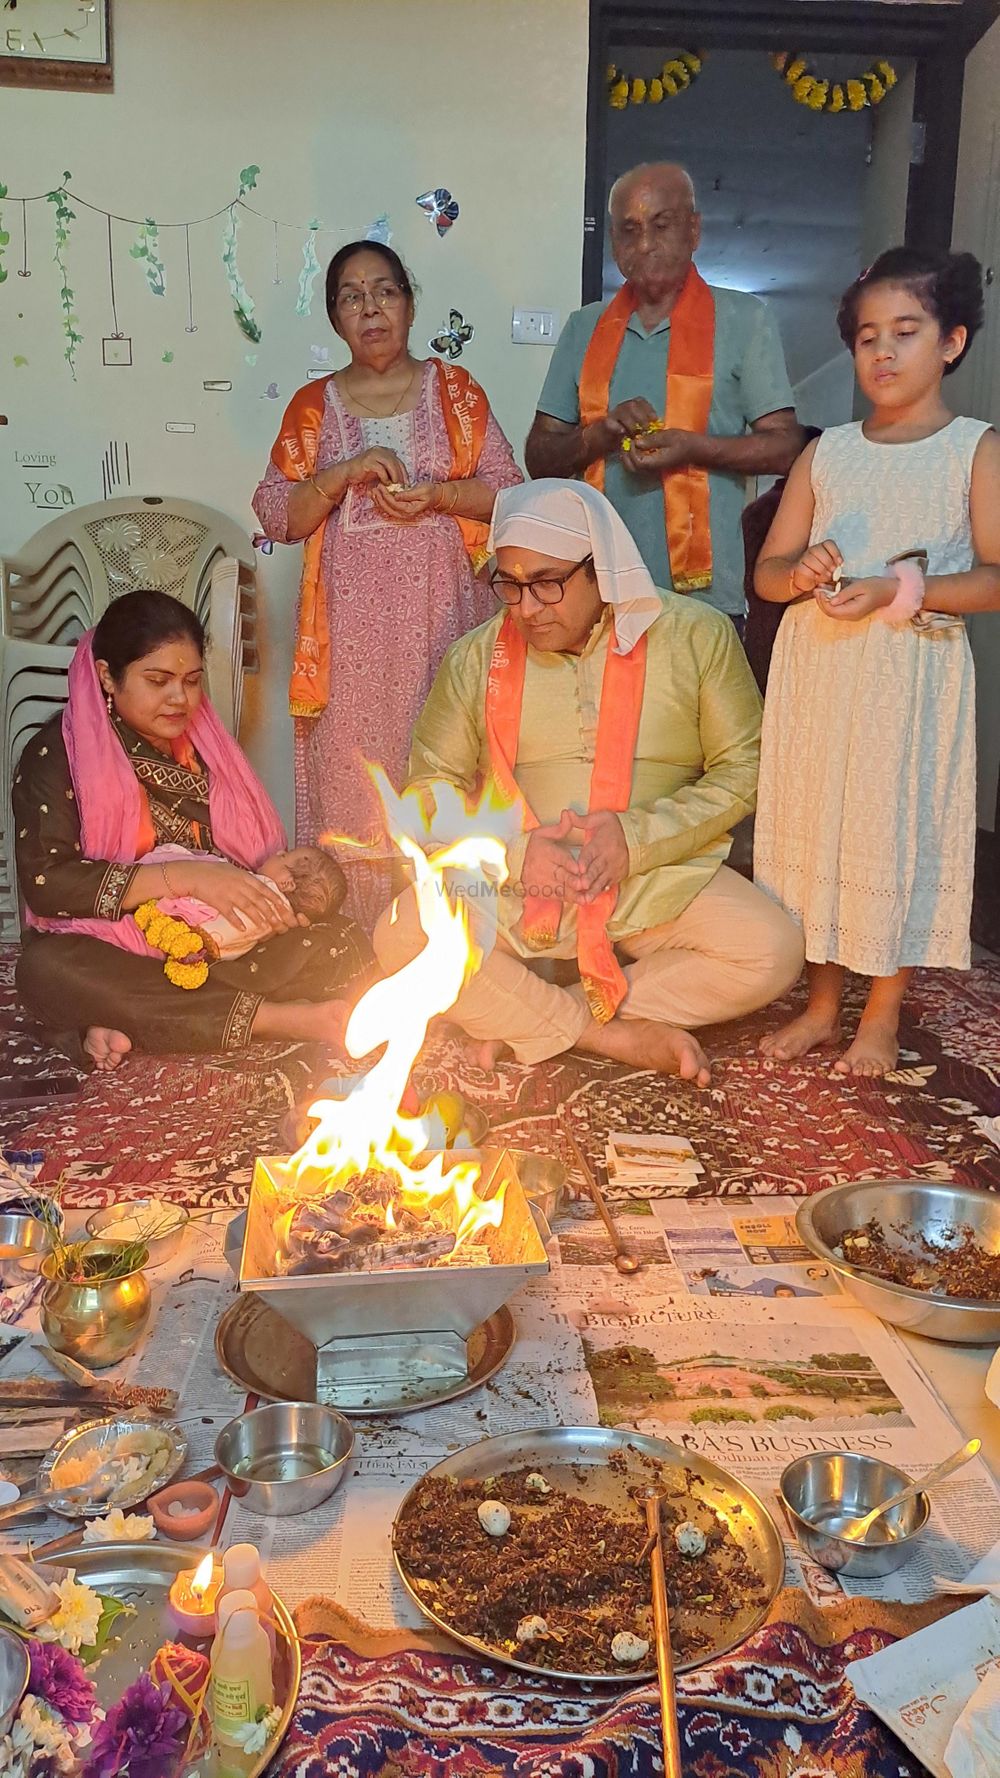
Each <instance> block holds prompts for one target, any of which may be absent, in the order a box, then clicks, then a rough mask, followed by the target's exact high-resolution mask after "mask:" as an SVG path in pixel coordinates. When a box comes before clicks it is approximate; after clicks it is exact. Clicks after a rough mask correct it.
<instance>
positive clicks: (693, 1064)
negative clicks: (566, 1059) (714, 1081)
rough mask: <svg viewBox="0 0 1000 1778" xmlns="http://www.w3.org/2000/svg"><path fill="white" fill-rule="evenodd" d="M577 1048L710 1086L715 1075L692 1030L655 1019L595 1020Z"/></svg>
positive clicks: (698, 1084)
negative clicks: (603, 1021) (662, 1023)
mask: <svg viewBox="0 0 1000 1778" xmlns="http://www.w3.org/2000/svg"><path fill="white" fill-rule="evenodd" d="M576 1048H577V1049H580V1050H586V1051H588V1052H589V1053H590V1054H591V1055H594V1056H608V1057H610V1058H611V1060H612V1061H615V1062H629V1063H631V1065H632V1066H633V1067H634V1068H651V1069H652V1070H653V1072H654V1073H655V1074H673V1075H678V1076H679V1077H680V1079H681V1080H692V1081H694V1083H695V1085H696V1086H699V1087H707V1086H708V1084H709V1082H710V1081H711V1078H712V1070H711V1067H710V1065H709V1060H708V1057H707V1056H706V1054H705V1052H704V1050H703V1049H702V1047H701V1044H700V1043H699V1042H698V1040H697V1038H694V1037H692V1036H691V1033H690V1031H681V1030H680V1029H679V1028H678V1027H677V1026H676V1025H660V1024H657V1023H656V1022H655V1020H653V1019H619V1018H614V1019H609V1020H608V1022H607V1024H606V1025H598V1024H596V1023H595V1024H593V1025H592V1026H590V1027H589V1028H588V1029H587V1030H586V1031H585V1032H584V1034H583V1036H582V1037H581V1038H580V1039H579V1041H578V1042H577V1044H576Z"/></svg>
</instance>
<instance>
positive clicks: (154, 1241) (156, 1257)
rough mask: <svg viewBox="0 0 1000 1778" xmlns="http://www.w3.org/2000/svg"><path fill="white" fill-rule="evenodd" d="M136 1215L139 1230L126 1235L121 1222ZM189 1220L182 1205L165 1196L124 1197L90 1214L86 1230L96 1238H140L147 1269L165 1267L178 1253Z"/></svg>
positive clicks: (117, 1239)
mask: <svg viewBox="0 0 1000 1778" xmlns="http://www.w3.org/2000/svg"><path fill="white" fill-rule="evenodd" d="M133 1218H134V1219H135V1221H136V1222H137V1224H138V1225H139V1233H137V1234H129V1233H126V1234H123V1233H122V1232H121V1231H122V1224H123V1223H124V1222H126V1221H128V1222H131V1221H132V1220H133ZM188 1221H189V1216H188V1212H187V1211H186V1210H185V1209H184V1206H183V1204H171V1203H170V1202H169V1200H168V1199H166V1198H134V1199H132V1200H128V1199H125V1200H123V1201H122V1202H121V1203H120V1204H108V1205H106V1206H105V1208H104V1209H103V1210H95V1211H94V1214H93V1216H88V1218H87V1233H88V1235H90V1236H91V1238H92V1239H93V1240H95V1241H97V1240H101V1241H108V1240H110V1241H141V1243H142V1245H143V1246H144V1247H145V1249H146V1251H147V1253H148V1254H149V1258H148V1260H147V1261H146V1267H145V1269H146V1271H147V1272H148V1271H152V1270H153V1269H154V1268H155V1267H156V1266H162V1265H163V1263H164V1261H165V1260H168V1259H171V1258H172V1257H173V1255H174V1254H175V1253H176V1252H177V1249H178V1247H179V1246H180V1244H181V1242H182V1241H183V1239H184V1231H185V1229H186V1228H187V1225H188ZM158 1230H159V1231H160V1232H159V1233H157V1231H158Z"/></svg>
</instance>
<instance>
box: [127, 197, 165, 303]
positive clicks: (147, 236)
mask: <svg viewBox="0 0 1000 1778" xmlns="http://www.w3.org/2000/svg"><path fill="white" fill-rule="evenodd" d="M129 255H130V257H131V258H132V259H141V260H144V261H145V267H144V270H145V273H146V283H147V284H148V285H149V288H150V290H151V291H152V292H153V295H154V296H163V295H165V293H166V271H165V268H164V264H163V261H162V259H161V258H160V231H159V228H158V227H157V225H156V223H155V222H154V221H153V218H152V217H151V216H147V217H146V220H145V222H144V223H143V225H142V227H141V229H140V230H139V233H138V235H137V236H136V239H135V244H134V246H132V247H130V248H129Z"/></svg>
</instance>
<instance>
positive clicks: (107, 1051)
mask: <svg viewBox="0 0 1000 1778" xmlns="http://www.w3.org/2000/svg"><path fill="white" fill-rule="evenodd" d="M83 1047H84V1051H85V1053H86V1054H87V1055H88V1056H91V1057H92V1058H93V1062H94V1069H95V1072H96V1073H98V1074H110V1073H111V1071H112V1069H114V1068H117V1067H119V1066H120V1064H121V1063H122V1062H124V1060H125V1057H126V1056H127V1055H128V1053H129V1050H130V1049H131V1048H132V1039H131V1038H130V1037H126V1035H125V1033H124V1031H113V1030H112V1029H111V1027H110V1025H91V1026H90V1027H89V1029H88V1031H87V1035H86V1037H85V1038H84V1040H83Z"/></svg>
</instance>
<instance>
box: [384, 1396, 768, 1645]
mask: <svg viewBox="0 0 1000 1778" xmlns="http://www.w3.org/2000/svg"><path fill="white" fill-rule="evenodd" d="M651 1491H653V1492H655V1493H656V1494H658V1495H659V1496H660V1498H661V1506H660V1513H661V1524H662V1529H663V1537H662V1547H663V1553H664V1563H665V1567H666V1578H667V1592H668V1597H669V1602H670V1610H671V1629H672V1635H673V1642H674V1649H675V1653H676V1657H677V1664H678V1666H680V1667H692V1666H697V1665H698V1664H699V1663H700V1662H702V1661H705V1660H708V1659H711V1658H713V1657H714V1656H716V1655H719V1654H721V1653H723V1652H724V1651H725V1650H726V1649H728V1648H731V1647H733V1646H734V1644H735V1643H737V1642H739V1641H741V1640H742V1639H743V1637H744V1636H746V1635H748V1634H749V1632H750V1631H751V1630H752V1629H753V1628H755V1626H756V1625H757V1624H759V1623H760V1622H761V1621H762V1619H763V1618H764V1616H765V1615H766V1612H767V1609H768V1607H769V1605H770V1603H771V1600H772V1599H773V1597H774V1594H775V1592H776V1591H777V1588H778V1586H779V1584H780V1581H781V1576H782V1572H783V1566H784V1563H783V1557H782V1553H781V1544H780V1540H779V1538H778V1534H777V1532H776V1530H775V1528H774V1525H773V1523H772V1521H771V1519H770V1517H769V1515H768V1514H767V1512H766V1511H765V1509H764V1507H763V1506H762V1505H761V1503H760V1502H759V1501H758V1500H757V1499H756V1497H755V1496H754V1495H753V1494H751V1493H750V1491H749V1489H747V1488H744V1487H743V1486H742V1484H740V1483H738V1482H736V1481H735V1480H734V1479H733V1478H731V1477H729V1476H727V1475H726V1474H725V1472H724V1471H723V1470H720V1469H717V1468H716V1466H715V1465H714V1464H712V1463H709V1462H707V1461H706V1460H705V1459H703V1458H700V1457H696V1456H694V1455H691V1454H689V1453H686V1452H683V1451H681V1450H680V1449H678V1448H677V1447H676V1446H673V1445H669V1444H667V1443H665V1442H664V1441H662V1440H659V1439H652V1438H646V1437H643V1436H640V1435H639V1434H637V1433H626V1432H620V1431H611V1430H608V1429H606V1428H603V1427H579V1428H552V1429H549V1430H546V1431H542V1432H533V1431H527V1432H524V1433H520V1434H517V1435H506V1436H504V1437H500V1438H493V1439H485V1440H484V1441H483V1442H482V1443H481V1444H479V1445H474V1446H472V1447H470V1449H469V1450H466V1451H463V1452H459V1453H457V1454H456V1455H455V1456H453V1457H448V1458H446V1459H445V1460H444V1462H442V1463H439V1464H438V1465H437V1466H436V1468H434V1469H432V1470H431V1471H430V1472H429V1474H428V1475H426V1476H424V1477H423V1479H422V1480H421V1481H419V1482H418V1483H417V1484H416V1485H415V1487H413V1488H412V1489H411V1490H410V1492H409V1494H408V1495H407V1497H406V1499H405V1501H404V1502H403V1504H402V1506H401V1507H400V1510H399V1512H398V1514H397V1516H396V1523H395V1527H394V1532H393V1553H394V1555H395V1559H396V1564H397V1567H398V1569H399V1572H400V1575H401V1577H402V1579H403V1582H404V1585H405V1586H406V1588H407V1590H408V1592H409V1593H410V1594H411V1596H412V1597H413V1599H415V1600H416V1602H417V1604H418V1605H419V1606H420V1608H421V1610H422V1611H423V1612H425V1613H426V1615H427V1616H428V1617H430V1618H431V1619H432V1620H433V1621H434V1622H435V1623H436V1624H438V1625H439V1626H440V1627H441V1628H442V1629H444V1630H447V1631H448V1632H449V1633H450V1634H451V1635H453V1636H456V1637H457V1638H458V1639H459V1640H460V1641H462V1642H465V1643H466V1644H468V1645H469V1646H470V1647H473V1648H475V1649H477V1650H479V1651H480V1652H483V1653H486V1654H488V1655H490V1656H491V1657H492V1658H494V1659H499V1660H502V1661H504V1662H507V1663H509V1664H511V1665H514V1666H518V1667H523V1668H526V1669H527V1670H528V1671H532V1672H548V1673H562V1674H565V1675H567V1676H573V1677H578V1678H591V1679H601V1680H635V1679H639V1678H647V1677H649V1676H650V1675H651V1674H652V1673H653V1672H654V1671H655V1653H654V1648H653V1621H652V1598H651V1584H650V1565H649V1560H648V1548H647V1533H646V1523H645V1509H644V1501H645V1497H646V1496H647V1494H649V1493H650V1492H651Z"/></svg>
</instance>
